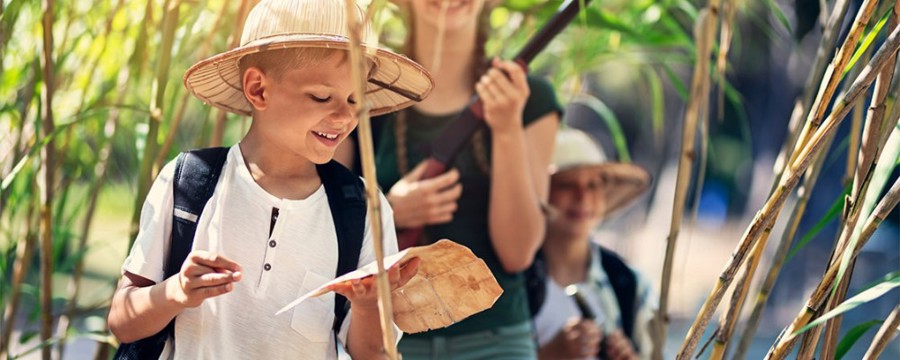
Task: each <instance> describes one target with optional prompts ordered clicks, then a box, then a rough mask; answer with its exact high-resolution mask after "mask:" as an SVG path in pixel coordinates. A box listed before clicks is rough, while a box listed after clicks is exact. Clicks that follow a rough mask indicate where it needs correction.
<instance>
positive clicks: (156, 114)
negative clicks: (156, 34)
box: [128, 0, 181, 248]
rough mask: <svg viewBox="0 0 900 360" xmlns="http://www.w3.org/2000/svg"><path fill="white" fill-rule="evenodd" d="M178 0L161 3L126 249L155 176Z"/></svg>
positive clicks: (134, 235) (134, 236)
mask: <svg viewBox="0 0 900 360" xmlns="http://www.w3.org/2000/svg"><path fill="white" fill-rule="evenodd" d="M180 5H181V0H171V1H170V0H166V1H165V2H164V3H163V10H164V15H163V29H162V43H161V44H160V54H159V61H158V62H157V64H156V70H155V71H156V80H155V82H154V83H153V88H152V89H151V99H150V118H149V119H148V123H147V125H148V126H147V128H148V130H147V140H146V145H145V147H144V154H143V156H142V158H141V166H140V174H139V175H138V186H137V196H135V200H134V208H133V209H134V212H133V213H132V217H131V228H130V233H129V237H128V248H131V245H132V244H134V239H135V238H136V237H137V233H138V228H139V222H140V217H141V208H142V205H143V204H144V198H146V197H147V193H148V192H149V191H150V183H151V181H153V178H155V177H156V172H157V171H158V170H159V169H158V168H157V167H156V166H155V165H156V161H155V160H156V154H157V152H158V151H159V145H160V143H159V139H158V135H159V126H160V124H161V123H162V121H163V110H162V104H163V102H164V101H165V93H166V84H167V83H168V81H169V65H170V64H171V60H172V49H173V47H174V40H175V29H176V28H177V27H178V13H179V9H180V8H181V6H180Z"/></svg>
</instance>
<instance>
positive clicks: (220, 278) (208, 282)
mask: <svg viewBox="0 0 900 360" xmlns="http://www.w3.org/2000/svg"><path fill="white" fill-rule="evenodd" d="M231 282H234V279H233V278H232V276H231V274H223V273H208V274H203V275H200V276H199V277H198V278H197V279H195V280H193V281H192V284H193V285H194V286H195V287H198V288H201V287H210V286H219V285H223V284H227V283H231Z"/></svg>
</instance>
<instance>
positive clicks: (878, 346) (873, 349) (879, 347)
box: [863, 305, 900, 360]
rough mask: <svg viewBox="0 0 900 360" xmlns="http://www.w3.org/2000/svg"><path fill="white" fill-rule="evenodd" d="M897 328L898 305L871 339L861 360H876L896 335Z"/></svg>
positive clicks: (899, 309) (899, 321)
mask: <svg viewBox="0 0 900 360" xmlns="http://www.w3.org/2000/svg"><path fill="white" fill-rule="evenodd" d="M897 327H900V305H897V306H895V307H894V310H893V311H891V314H890V315H888V317H887V319H885V320H884V323H883V324H881V328H879V329H878V333H876V334H875V338H874V339H872V344H871V345H869V349H868V350H866V354H865V355H863V360H869V359H877V358H878V357H879V356H880V355H881V352H882V351H884V348H885V347H887V344H888V342H890V341H891V339H893V338H894V336H895V335H897Z"/></svg>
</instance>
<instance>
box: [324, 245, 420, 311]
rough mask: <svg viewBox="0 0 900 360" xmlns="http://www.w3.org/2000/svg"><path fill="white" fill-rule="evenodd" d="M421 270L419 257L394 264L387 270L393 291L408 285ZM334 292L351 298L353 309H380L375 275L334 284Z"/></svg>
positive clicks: (332, 288) (348, 298) (332, 287)
mask: <svg viewBox="0 0 900 360" xmlns="http://www.w3.org/2000/svg"><path fill="white" fill-rule="evenodd" d="M418 270H419V258H418V257H414V258H412V259H411V260H409V261H407V262H405V263H403V264H400V265H399V266H397V265H394V266H392V267H391V268H390V269H388V270H387V275H388V280H389V281H390V283H391V291H394V289H396V288H399V287H401V286H403V285H406V283H407V282H409V279H412V277H413V276H415V275H416V272H418ZM330 289H331V290H333V291H334V292H336V293H338V294H341V295H343V296H344V297H346V298H347V300H350V303H351V304H352V305H351V306H352V309H359V310H362V311H375V312H377V311H378V291H377V287H376V286H375V276H367V277H364V278H362V279H354V280H351V281H345V282H342V283H338V284H334V285H332V286H331V287H330Z"/></svg>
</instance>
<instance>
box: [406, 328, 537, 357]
mask: <svg viewBox="0 0 900 360" xmlns="http://www.w3.org/2000/svg"><path fill="white" fill-rule="evenodd" d="M398 349H399V350H400V353H401V354H403V359H404V360H425V359H434V360H438V359H441V360H443V359H447V360H479V359H490V360H530V359H537V353H536V352H537V350H536V349H535V344H534V339H533V337H532V329H531V322H523V323H520V324H517V325H511V326H504V327H499V328H495V329H490V330H485V331H479V332H476V333H471V334H463V335H456V336H434V337H431V338H429V339H410V338H406V337H404V338H402V339H401V340H400V345H399V348H398Z"/></svg>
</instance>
